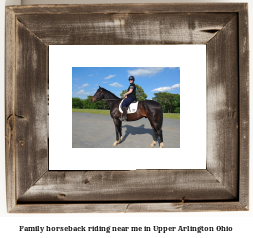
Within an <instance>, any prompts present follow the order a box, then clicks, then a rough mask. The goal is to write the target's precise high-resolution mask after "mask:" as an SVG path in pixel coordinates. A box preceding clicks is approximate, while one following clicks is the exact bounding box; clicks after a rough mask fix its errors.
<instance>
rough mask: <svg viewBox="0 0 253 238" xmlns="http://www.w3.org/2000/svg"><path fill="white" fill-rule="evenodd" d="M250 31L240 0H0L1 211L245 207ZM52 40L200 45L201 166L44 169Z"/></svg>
mask: <svg viewBox="0 0 253 238" xmlns="http://www.w3.org/2000/svg"><path fill="white" fill-rule="evenodd" d="M108 23H111V24H108ZM158 33H159V34H158ZM248 40H249V38H248V5H247V4H246V3H245V4H244V3H235V4H234V3H206V4H203V3H201V4H116V5H40V6H10V7H6V76H5V77H6V95H5V97H6V109H5V122H6V181H7V210H8V212H12V213H46V212H54V213H55V212H64V213H73V212H170V211H176V212H186V211H232V210H233V211H247V210H248V209H249V207H248V205H249V41H248ZM55 44H56V45H58V44H63V45H96V44H97V45H99V44H102V45H108V44H109V45H116V44H117V45H120V44H134V45H143V44H145V45H146V44H147V45H152V44H206V47H207V52H206V53H207V88H206V90H207V99H206V100H207V102H206V105H207V153H206V160H207V163H206V169H203V170H136V171H48V149H49V148H48V144H49V143H48V140H49V138H48V122H47V120H48V95H47V92H48V91H47V90H48V81H49V79H48V56H49V51H48V48H49V47H48V46H49V45H55ZM200 139H201V138H200ZM63 143H64V142H63ZM63 146H64V144H63ZM189 159H192V157H189Z"/></svg>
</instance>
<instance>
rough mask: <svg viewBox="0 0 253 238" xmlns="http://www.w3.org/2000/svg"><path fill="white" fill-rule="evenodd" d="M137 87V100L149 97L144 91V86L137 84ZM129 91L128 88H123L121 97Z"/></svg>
mask: <svg viewBox="0 0 253 238" xmlns="http://www.w3.org/2000/svg"><path fill="white" fill-rule="evenodd" d="M135 87H136V98H137V101H144V100H146V98H147V97H148V95H147V94H146V93H145V92H144V90H143V88H142V87H141V86H139V85H138V84H135ZM126 92H127V89H124V90H122V93H121V94H120V96H121V97H123V96H124V94H125V93H126Z"/></svg>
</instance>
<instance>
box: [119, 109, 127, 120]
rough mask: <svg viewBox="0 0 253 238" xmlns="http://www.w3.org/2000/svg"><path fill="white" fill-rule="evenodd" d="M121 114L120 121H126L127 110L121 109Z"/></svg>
mask: <svg viewBox="0 0 253 238" xmlns="http://www.w3.org/2000/svg"><path fill="white" fill-rule="evenodd" d="M122 111H123V114H122V117H121V118H120V120H121V121H126V120H127V109H126V107H123V108H122Z"/></svg>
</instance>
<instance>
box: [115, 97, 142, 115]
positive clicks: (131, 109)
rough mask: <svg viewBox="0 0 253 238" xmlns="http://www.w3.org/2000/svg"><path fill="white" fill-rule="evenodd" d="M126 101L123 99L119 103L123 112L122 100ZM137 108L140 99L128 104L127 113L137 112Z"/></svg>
mask: <svg viewBox="0 0 253 238" xmlns="http://www.w3.org/2000/svg"><path fill="white" fill-rule="evenodd" d="M123 101H124V99H123V100H121V102H120V104H119V111H120V112H121V113H123V111H122V107H121V104H122V102H123ZM137 108H138V101H137V100H134V101H133V102H131V103H130V104H129V105H128V106H127V114H131V113H135V112H136V111H137Z"/></svg>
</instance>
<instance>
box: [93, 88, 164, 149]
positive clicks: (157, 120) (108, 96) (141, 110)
mask: <svg viewBox="0 0 253 238" xmlns="http://www.w3.org/2000/svg"><path fill="white" fill-rule="evenodd" d="M102 99H105V100H106V102H107V103H108V105H109V107H110V115H111V118H112V119H113V122H114V125H115V130H116V141H115V142H114V143H113V146H116V145H117V144H119V143H120V142H121V141H122V121H120V119H119V118H120V117H121V112H120V111H119V104H120V102H121V100H122V99H121V98H119V97H117V96H116V95H115V94H113V93H112V92H110V91H108V90H107V89H105V88H101V87H100V86H99V89H98V90H97V92H96V93H95V94H94V95H93V97H92V98H91V101H92V102H96V101H99V100H102ZM143 117H145V118H148V120H149V122H150V125H151V127H152V130H153V142H152V143H151V144H150V147H154V145H156V141H157V137H158V136H159V138H160V148H163V146H164V143H163V133H162V124H163V110H162V106H161V104H160V103H158V102H156V101H153V100H145V101H139V103H138V109H137V111H136V112H135V113H132V114H127V121H136V120H139V119H141V118H143Z"/></svg>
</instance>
